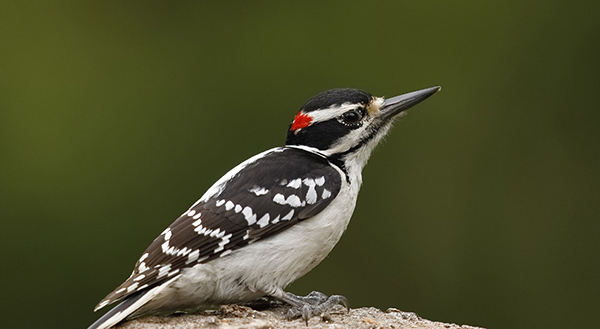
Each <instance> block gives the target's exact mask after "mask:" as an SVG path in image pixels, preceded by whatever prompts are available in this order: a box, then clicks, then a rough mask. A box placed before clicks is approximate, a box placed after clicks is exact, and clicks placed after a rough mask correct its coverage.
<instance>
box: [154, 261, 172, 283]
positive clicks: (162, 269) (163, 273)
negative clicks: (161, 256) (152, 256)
mask: <svg viewBox="0 0 600 329" xmlns="http://www.w3.org/2000/svg"><path fill="white" fill-rule="evenodd" d="M159 266H160V265H159ZM170 270H171V264H167V265H163V266H160V269H158V276H157V277H156V278H157V279H160V278H162V277H163V276H166V275H167V274H169V271H170Z"/></svg>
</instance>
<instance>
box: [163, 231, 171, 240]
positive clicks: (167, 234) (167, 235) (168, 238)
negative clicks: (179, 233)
mask: <svg viewBox="0 0 600 329" xmlns="http://www.w3.org/2000/svg"><path fill="white" fill-rule="evenodd" d="M171 235H173V233H171V230H170V229H169V230H168V231H166V233H165V240H170V239H171Z"/></svg>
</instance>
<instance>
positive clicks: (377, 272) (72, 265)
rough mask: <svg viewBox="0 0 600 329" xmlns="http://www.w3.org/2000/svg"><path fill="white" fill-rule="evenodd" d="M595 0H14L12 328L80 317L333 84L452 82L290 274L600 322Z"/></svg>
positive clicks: (4, 60) (302, 283)
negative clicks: (329, 243)
mask: <svg viewBox="0 0 600 329" xmlns="http://www.w3.org/2000/svg"><path fill="white" fill-rule="evenodd" d="M599 17H600V2H598V1H573V2H570V1H548V0H547V1H522V0H521V1H513V0H508V1H507V0H504V1H485V2H484V1H345V2H331V1H302V2H300V1H297V2H283V1H252V2H251V1H222V2H218V3H217V2H205V1H173V2H167V1H162V2H160V1H137V2H135V1H127V2H126V1H120V2H116V1H97V2H82V1H70V2H69V1H37V2H34V1H21V2H16V1H14V2H6V3H4V6H3V9H2V11H0V138H1V143H0V160H1V161H0V219H1V221H0V232H1V233H2V238H1V239H0V256H1V261H2V265H1V269H2V270H1V272H0V273H1V278H0V282H1V285H2V295H1V296H2V298H1V301H0V310H1V311H0V312H2V314H4V316H3V318H2V319H3V325H2V326H3V327H5V328H16V327H19V328H59V327H60V328H85V327H87V325H89V324H91V323H92V322H93V321H94V320H95V319H96V318H97V317H98V316H99V315H98V314H95V313H93V312H92V308H93V307H94V306H95V305H96V303H97V302H98V301H99V300H100V299H101V298H102V297H104V296H105V295H106V294H107V293H108V292H110V291H112V289H113V288H115V287H116V286H117V285H118V284H120V283H121V282H122V281H123V280H124V279H125V278H127V276H128V275H129V273H130V271H131V269H132V267H133V264H134V262H135V261H136V260H137V258H138V257H139V256H140V254H141V253H142V251H143V250H144V249H145V248H146V246H147V245H148V244H149V243H150V242H151V241H152V240H153V239H154V238H155V237H156V236H157V235H158V234H159V233H160V232H161V231H162V230H163V229H164V228H165V227H166V226H167V225H168V224H170V223H171V221H172V220H174V219H175V218H176V217H177V216H178V215H179V214H181V213H182V212H183V211H184V210H185V209H186V208H187V207H188V206H189V205H191V204H192V203H193V202H194V201H196V199H197V198H198V197H200V196H201V195H202V193H203V192H204V191H205V189H206V188H208V187H209V186H210V185H211V184H212V183H213V182H214V181H215V180H217V179H218V178H219V177H220V176H221V175H222V174H224V173H225V172H226V171H227V170H229V169H230V168H231V167H233V166H234V165H236V164H237V163H239V162H241V161H242V160H244V159H246V158H247V157H249V156H251V155H253V154H255V153H258V152H260V151H263V150H265V149H267V148H270V147H274V146H278V145H281V144H282V143H283V142H284V138H285V133H286V129H287V127H288V124H289V123H290V121H291V120H292V118H293V116H294V115H295V113H296V111H297V110H298V109H299V108H300V106H301V105H302V104H303V103H304V102H305V101H307V100H308V99H309V98H310V97H312V96H313V95H315V94H317V93H319V92H320V91H323V90H325V89H329V88H334V87H356V88H361V89H364V90H367V91H369V92H371V93H373V94H375V95H381V96H395V95H398V94H401V93H404V92H408V91H413V90H416V89H421V88H426V87H430V86H434V85H441V86H442V87H443V88H444V89H443V91H442V92H441V93H439V94H437V95H435V96H434V97H432V98H431V99H429V100H427V101H426V102H424V103H422V104H420V105H419V106H417V107H416V108H415V109H413V110H412V111H410V114H409V115H408V116H407V117H405V118H403V119H402V120H401V122H399V123H398V124H397V125H396V128H395V129H394V130H393V132H392V133H391V135H390V136H389V138H387V141H386V142H385V143H384V145H383V146H381V147H379V148H378V150H377V151H376V152H375V154H374V156H373V157H372V158H371V162H370V163H369V165H368V166H367V167H366V168H365V171H364V179H365V183H364V186H363V189H362V191H361V196H360V198H359V202H358V206H357V210H356V212H355V214H354V218H353V220H352V221H351V224H350V226H349V229H348V231H347V232H346V234H345V235H344V237H343V238H342V240H341V242H340V243H339V245H338V247H337V248H336V249H335V250H334V251H333V252H332V253H331V255H330V257H329V258H328V259H326V260H325V261H324V262H323V263H322V264H321V265H320V266H318V267H317V268H316V269H315V270H313V271H312V272H311V273H309V274H308V275H306V276H305V277H304V278H302V279H301V280H299V281H297V282H296V283H294V284H293V285H292V286H291V287H290V290H291V291H293V292H295V293H299V294H304V293H308V292H310V291H311V290H320V291H323V292H325V293H327V294H334V293H335V294H343V295H345V296H347V297H348V299H349V300H350V302H351V306H352V307H360V306H375V307H379V308H382V309H384V310H385V309H386V308H388V307H396V308H400V309H402V310H406V311H413V312H416V313H418V314H419V315H421V316H423V317H425V318H429V319H433V320H439V321H445V322H456V323H460V324H471V325H478V326H484V327H488V328H532V327H538V328H565V327H578V328H586V327H587V328H591V327H597V320H596V317H597V312H598V310H599V309H600V96H599V92H598V91H599V90H600V69H599V67H600V64H599V60H600V19H599Z"/></svg>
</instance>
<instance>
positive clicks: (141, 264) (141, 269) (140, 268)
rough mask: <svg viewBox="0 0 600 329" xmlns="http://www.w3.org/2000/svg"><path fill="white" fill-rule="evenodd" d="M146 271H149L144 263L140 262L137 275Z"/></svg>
mask: <svg viewBox="0 0 600 329" xmlns="http://www.w3.org/2000/svg"><path fill="white" fill-rule="evenodd" d="M147 270H149V268H148V266H146V263H144V262H141V263H140V266H138V272H139V273H144V272H146V271H147Z"/></svg>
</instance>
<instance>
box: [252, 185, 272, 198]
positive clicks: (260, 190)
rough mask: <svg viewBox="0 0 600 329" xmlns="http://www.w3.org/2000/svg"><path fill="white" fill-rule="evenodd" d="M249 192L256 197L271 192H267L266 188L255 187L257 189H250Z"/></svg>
mask: <svg viewBox="0 0 600 329" xmlns="http://www.w3.org/2000/svg"><path fill="white" fill-rule="evenodd" d="M248 191H249V192H252V193H254V195H256V196H261V195H265V194H267V193H269V190H267V189H266V188H264V187H258V186H255V187H253V188H251V189H249V190H248Z"/></svg>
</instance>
